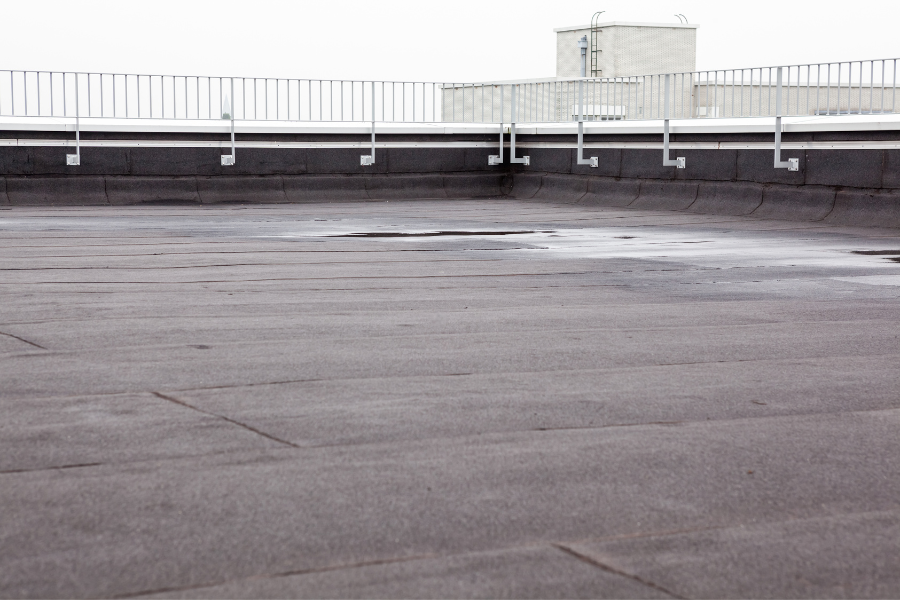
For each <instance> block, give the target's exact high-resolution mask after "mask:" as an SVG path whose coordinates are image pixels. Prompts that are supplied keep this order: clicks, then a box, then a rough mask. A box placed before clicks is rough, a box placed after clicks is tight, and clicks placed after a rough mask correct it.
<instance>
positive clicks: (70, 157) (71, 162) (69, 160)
mask: <svg viewBox="0 0 900 600" xmlns="http://www.w3.org/2000/svg"><path fill="white" fill-rule="evenodd" d="M63 77H65V75H63ZM79 104H80V103H79V102H78V73H75V154H66V165H67V166H70V167H77V166H78V165H80V164H81V109H80V108H79Z"/></svg>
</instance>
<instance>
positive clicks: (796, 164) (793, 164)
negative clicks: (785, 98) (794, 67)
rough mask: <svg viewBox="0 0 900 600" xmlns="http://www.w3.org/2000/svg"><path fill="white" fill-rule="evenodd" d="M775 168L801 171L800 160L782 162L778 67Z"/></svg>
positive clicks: (790, 159) (778, 77) (779, 75)
mask: <svg viewBox="0 0 900 600" xmlns="http://www.w3.org/2000/svg"><path fill="white" fill-rule="evenodd" d="M775 168H776V169H787V170H788V171H799V170H800V159H799V158H789V159H787V160H781V67H778V75H777V79H776V82H775Z"/></svg>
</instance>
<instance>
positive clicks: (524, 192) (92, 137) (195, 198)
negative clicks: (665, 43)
mask: <svg viewBox="0 0 900 600" xmlns="http://www.w3.org/2000/svg"><path fill="white" fill-rule="evenodd" d="M26 135H27V137H28V138H29V139H28V143H22V140H23V138H25V137H26ZM204 135H205V138H206V139H203V138H204V136H203V135H197V134H193V135H189V134H171V133H170V134H159V133H157V134H136V133H128V134H125V133H121V132H119V133H115V132H106V133H99V132H95V133H93V134H87V135H83V138H82V139H83V140H84V146H83V147H82V150H81V157H82V164H81V165H80V166H71V167H70V166H66V164H65V155H66V154H67V153H69V152H72V148H71V147H66V146H65V145H62V144H63V140H64V139H66V136H65V135H64V134H60V133H52V132H46V133H40V134H36V133H35V132H28V133H27V134H23V133H22V132H11V131H7V132H0V140H3V139H5V140H7V141H8V142H7V144H6V145H0V205H5V206H25V205H70V206H72V205H98V204H109V205H129V204H148V203H151V204H159V203H162V204H165V203H199V204H213V203H222V202H232V203H283V202H320V201H366V200H392V199H398V200H400V199H412V198H479V197H498V196H508V197H513V198H519V199H534V200H540V201H552V202H578V203H583V204H593V205H604V206H619V207H629V208H635V209H652V210H684V211H694V212H702V213H712V214H723V215H753V216H759V217H765V218H773V219H789V220H804V221H823V222H826V223H836V224H838V223H839V224H846V225H863V226H882V227H900V144H895V143H894V141H895V140H898V139H900V135H898V132H895V131H852V132H811V133H785V134H784V143H785V147H786V149H785V150H784V151H783V156H784V157H785V158H787V157H798V158H799V159H800V170H799V172H789V171H787V170H783V169H774V168H773V166H772V162H773V152H772V149H771V143H772V142H771V135H766V134H764V133H758V132H757V133H754V132H749V133H729V134H683V135H673V136H672V145H673V150H672V156H676V155H677V156H684V157H685V158H686V159H687V168H686V169H675V168H671V167H663V166H662V150H661V147H657V148H652V147H650V146H660V144H661V136H660V135H658V134H628V135H625V134H619V135H596V134H595V135H588V136H586V146H587V147H586V149H585V155H587V156H597V157H598V158H599V164H600V166H599V168H590V167H587V166H579V165H577V161H576V152H577V150H576V149H575V147H574V146H575V143H574V142H575V140H574V136H572V135H563V134H555V135H548V134H531V135H520V136H518V139H517V145H518V148H517V153H518V155H520V156H521V155H525V154H527V155H529V156H530V159H531V165H529V166H524V165H511V164H510V163H509V148H507V149H506V152H505V158H506V162H505V163H504V164H503V165H501V166H496V167H491V166H488V156H489V155H491V154H496V153H497V152H498V148H497V144H498V140H497V137H496V136H494V135H488V134H486V133H471V134H465V133H458V134H387V135H381V136H379V137H378V140H377V141H378V145H379V147H377V148H376V162H375V164H374V165H373V166H369V167H363V166H360V164H359V156H360V155H361V154H367V153H368V148H367V146H366V144H367V142H368V139H367V137H366V136H364V135H359V134H352V135H340V134H317V135H314V134H304V135H285V134H281V135H276V134H271V135H266V136H263V135H255V136H254V135H243V136H241V137H239V139H238V142H239V146H238V148H237V150H236V157H237V160H236V164H235V165H234V166H228V167H223V166H222V165H221V164H220V158H219V157H220V156H221V155H222V154H223V148H222V147H220V146H221V145H222V144H223V143H225V142H226V140H224V139H222V136H221V135H218V134H217V135H207V134H204ZM70 137H71V136H69V138H70ZM12 139H15V140H17V142H16V143H15V144H12V143H10V142H9V140H12ZM41 140H43V141H41ZM198 140H199V141H200V142H209V143H210V144H212V145H207V146H205V147H198V146H192V145H191V144H192V143H194V142H197V141H198ZM507 143H508V136H507ZM91 144H94V145H91ZM98 144H102V145H98ZM767 144H768V145H769V146H768V148H766V145H767ZM829 144H830V145H831V146H834V147H830V146H829ZM792 145H793V147H792ZM823 146H829V147H827V148H826V147H823ZM895 146H897V147H895ZM712 148H715V149H712ZM229 152H230V150H229Z"/></svg>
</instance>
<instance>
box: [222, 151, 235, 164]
mask: <svg viewBox="0 0 900 600" xmlns="http://www.w3.org/2000/svg"><path fill="white" fill-rule="evenodd" d="M222 166H223V167H231V166H234V154H223V155H222Z"/></svg>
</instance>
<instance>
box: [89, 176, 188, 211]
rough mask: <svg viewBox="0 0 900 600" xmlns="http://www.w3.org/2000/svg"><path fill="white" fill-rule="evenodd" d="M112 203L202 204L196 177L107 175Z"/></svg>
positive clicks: (109, 198)
mask: <svg viewBox="0 0 900 600" xmlns="http://www.w3.org/2000/svg"><path fill="white" fill-rule="evenodd" d="M106 197H107V199H108V200H109V203H110V204H113V205H127V204H146V203H166V202H193V203H196V204H200V193H199V191H198V190H197V178H196V177H152V176H151V177H142V176H133V177H106Z"/></svg>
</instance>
